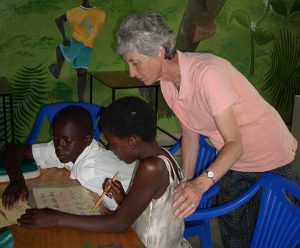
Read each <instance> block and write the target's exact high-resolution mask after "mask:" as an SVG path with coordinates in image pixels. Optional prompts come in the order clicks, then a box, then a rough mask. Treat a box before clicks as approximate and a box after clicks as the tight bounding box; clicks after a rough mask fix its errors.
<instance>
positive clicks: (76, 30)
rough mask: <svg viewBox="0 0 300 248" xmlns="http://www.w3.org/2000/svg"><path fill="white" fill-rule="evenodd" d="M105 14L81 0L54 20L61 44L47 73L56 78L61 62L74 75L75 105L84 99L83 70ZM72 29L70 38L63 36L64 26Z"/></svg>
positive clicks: (87, 64)
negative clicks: (77, 101)
mask: <svg viewBox="0 0 300 248" xmlns="http://www.w3.org/2000/svg"><path fill="white" fill-rule="evenodd" d="M104 19H105V12H104V11H103V10H101V9H99V8H96V7H95V6H92V5H91V4H90V2H89V0H83V1H82V4H81V5H80V7H76V8H73V9H70V10H68V11H67V12H66V13H65V14H63V15H62V16H60V17H58V18H56V19H55V22H56V25H57V27H58V29H59V31H60V32H61V34H62V37H63V43H62V44H60V45H59V46H58V47H57V48H56V63H55V64H51V65H50V66H49V70H50V72H51V74H52V75H53V76H54V77H55V78H59V75H60V72H61V69H62V66H63V63H64V61H65V60H67V61H68V62H70V63H71V65H72V68H73V69H74V70H76V72H77V94H78V100H79V102H83V100H84V91H85V87H86V78H87V70H88V67H89V65H90V63H91V59H92V49H93V46H94V41H95V39H96V37H97V35H98V33H99V31H100V29H101V27H102V25H103V23H104ZM65 22H68V23H69V24H70V25H71V27H72V38H71V39H69V38H68V37H67V36H66V33H65V28H64V24H65Z"/></svg>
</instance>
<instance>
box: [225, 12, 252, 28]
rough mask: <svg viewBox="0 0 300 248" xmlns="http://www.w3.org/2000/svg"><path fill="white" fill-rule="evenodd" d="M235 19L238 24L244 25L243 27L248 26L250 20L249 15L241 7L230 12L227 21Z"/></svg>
mask: <svg viewBox="0 0 300 248" xmlns="http://www.w3.org/2000/svg"><path fill="white" fill-rule="evenodd" d="M233 19H235V20H236V21H237V22H238V24H240V25H241V26H243V27H245V28H249V27H250V24H251V21H250V18H249V15H248V13H247V12H246V11H244V10H242V9H238V10H235V11H233V12H232V14H231V16H230V19H229V23H231V22H232V20H233Z"/></svg>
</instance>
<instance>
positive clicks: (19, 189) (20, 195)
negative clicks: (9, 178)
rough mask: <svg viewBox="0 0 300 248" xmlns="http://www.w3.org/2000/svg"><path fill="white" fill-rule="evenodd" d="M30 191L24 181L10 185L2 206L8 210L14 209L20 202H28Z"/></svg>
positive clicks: (4, 195) (5, 192)
mask: <svg viewBox="0 0 300 248" xmlns="http://www.w3.org/2000/svg"><path fill="white" fill-rule="evenodd" d="M28 195H29V192H28V189H27V186H26V184H25V182H24V181H14V182H11V183H9V185H8V186H7V188H6V189H5V190H4V193H3V195H2V204H3V206H4V208H6V209H12V208H13V206H14V204H15V203H16V202H17V201H19V200H22V201H27V200H28Z"/></svg>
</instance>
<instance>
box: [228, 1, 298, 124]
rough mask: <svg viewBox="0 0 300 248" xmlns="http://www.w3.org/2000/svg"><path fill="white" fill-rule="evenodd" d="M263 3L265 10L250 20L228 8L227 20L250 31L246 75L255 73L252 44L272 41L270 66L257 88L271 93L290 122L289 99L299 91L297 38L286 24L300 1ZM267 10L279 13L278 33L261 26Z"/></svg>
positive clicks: (277, 107)
mask: <svg viewBox="0 0 300 248" xmlns="http://www.w3.org/2000/svg"><path fill="white" fill-rule="evenodd" d="M264 4H265V13H264V15H263V16H262V17H261V18H260V19H258V20H257V21H255V20H252V19H251V18H250V16H249V14H248V13H247V11H246V10H244V9H238V10H235V11H233V12H232V14H231V16H230V23H231V22H232V21H233V20H235V21H236V22H237V23H238V24H239V25H241V26H243V27H245V28H247V29H248V30H249V31H250V46H251V48H250V70H249V75H252V74H254V73H255V57H256V56H255V45H257V46H261V45H265V44H267V43H270V42H271V41H273V42H274V43H273V46H272V48H271V51H270V53H271V56H270V59H271V63H270V67H269V69H268V71H267V73H266V75H265V76H264V79H263V80H262V87H261V91H262V92H266V93H267V94H270V95H271V103H272V104H273V105H274V107H275V108H276V109H277V110H278V111H279V112H280V114H281V116H282V117H283V118H284V120H285V122H287V123H290V122H291V118H292V111H291V110H292V106H293V99H294V96H295V95H296V94H299V93H300V77H299V76H300V56H299V54H300V50H299V49H300V41H299V39H298V38H297V37H296V36H294V35H293V33H292V32H291V31H289V29H288V28H289V24H290V23H289V20H291V17H293V16H294V15H297V12H298V13H299V11H300V2H299V0H293V2H292V4H290V5H289V4H288V3H287V2H286V1H283V0H264ZM271 13H272V14H273V13H274V15H277V16H280V17H283V18H282V23H281V25H280V26H278V29H279V35H276V34H274V33H275V32H269V31H266V30H264V29H263V28H262V27H261V26H262V23H263V22H264V21H265V20H266V17H267V16H268V15H269V14H271ZM278 19H279V20H281V19H280V18H278ZM277 36H279V37H277Z"/></svg>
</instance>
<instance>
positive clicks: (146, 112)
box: [99, 96, 156, 141]
mask: <svg viewBox="0 0 300 248" xmlns="http://www.w3.org/2000/svg"><path fill="white" fill-rule="evenodd" d="M99 125H100V127H101V129H102V130H107V131H108V132H110V133H111V134H113V135H115V136H117V137H118V138H120V139H124V138H127V137H130V136H138V137H140V138H141V139H142V140H143V141H152V140H153V139H155V136H156V113H155V111H154V110H153V109H152V107H151V106H150V105H149V104H147V103H146V102H144V101H143V100H142V99H140V98H137V97H133V96H130V97H124V98H120V99H118V100H117V101H115V102H113V103H112V104H110V105H109V106H108V107H107V108H105V109H104V110H103V112H102V113H101V115H100V121H99Z"/></svg>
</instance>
